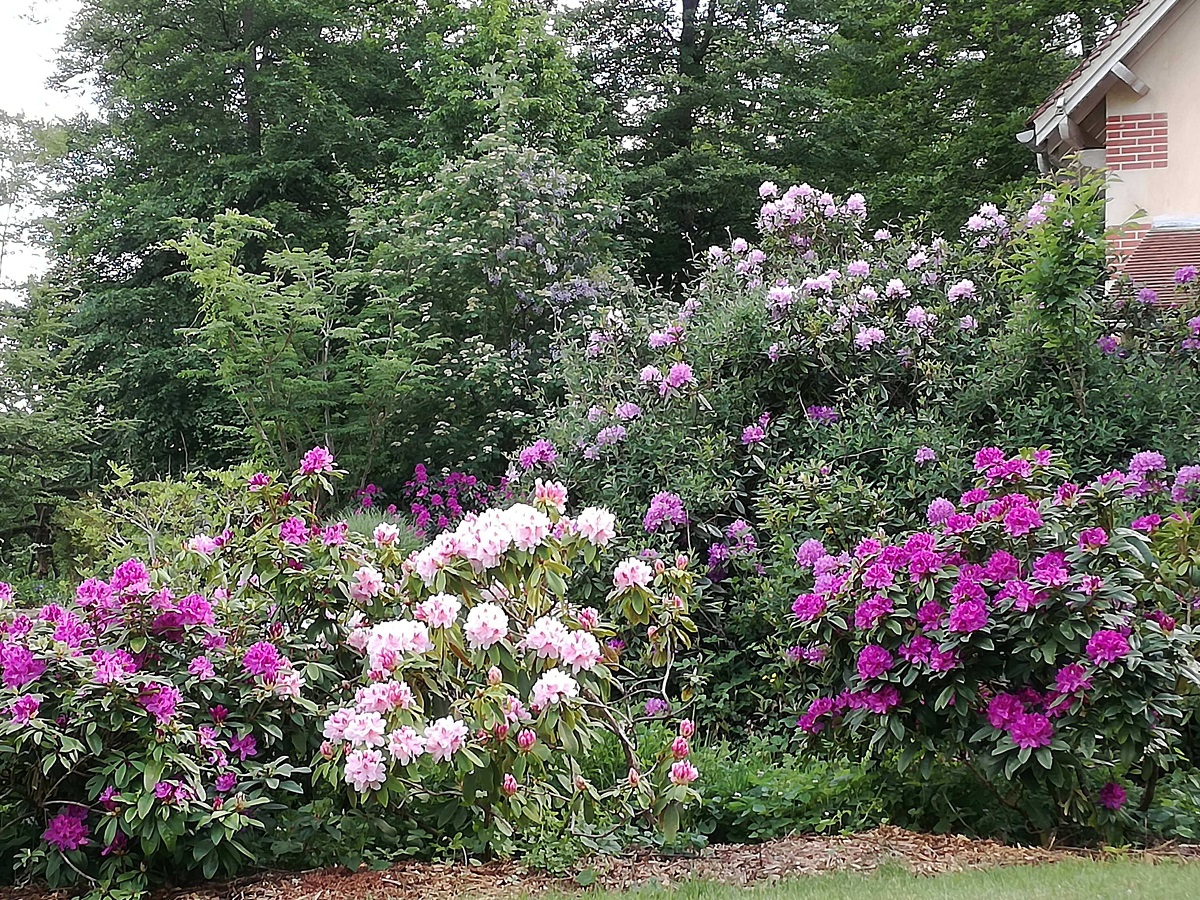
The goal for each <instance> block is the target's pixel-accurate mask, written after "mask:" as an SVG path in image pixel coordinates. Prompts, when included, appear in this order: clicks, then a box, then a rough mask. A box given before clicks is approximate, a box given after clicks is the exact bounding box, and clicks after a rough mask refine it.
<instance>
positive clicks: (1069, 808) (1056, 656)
mask: <svg viewBox="0 0 1200 900" xmlns="http://www.w3.org/2000/svg"><path fill="white" fill-rule="evenodd" d="M1147 456H1153V457H1154V458H1152V459H1147V458H1145V457H1147ZM974 463H975V466H974V467H975V469H976V471H977V473H978V476H979V477H978V480H977V481H976V482H975V484H974V485H973V486H971V487H970V489H969V490H967V491H965V492H964V493H963V494H961V496H956V497H954V499H953V500H950V499H945V500H944V501H943V502H941V503H939V504H937V510H936V514H934V513H935V511H934V510H933V509H932V508H931V516H930V519H931V521H930V524H929V526H928V527H927V528H925V529H922V530H918V531H911V532H904V533H901V534H899V535H894V536H889V535H885V534H883V533H880V534H879V535H878V536H877V537H872V538H867V539H864V540H863V541H861V542H860V543H859V544H858V545H857V546H856V547H855V548H854V549H853V551H852V552H841V553H828V552H826V551H825V549H824V548H823V547H822V546H821V545H820V543H819V542H817V541H811V542H809V544H806V545H805V546H804V547H802V548H801V551H802V552H798V553H797V555H796V563H797V565H798V566H799V567H800V568H801V569H802V570H803V572H804V573H805V580H806V586H805V589H804V590H803V591H802V592H801V593H800V594H799V595H798V596H797V597H796V598H795V601H794V603H793V606H792V614H793V616H794V620H795V622H796V627H797V629H798V636H799V639H798V641H797V644H798V649H800V650H801V651H802V652H801V653H799V654H798V655H797V662H798V664H799V671H801V672H802V673H803V677H804V680H805V681H806V682H807V683H808V684H809V685H810V687H811V688H814V689H815V693H813V694H812V695H811V696H810V698H809V699H808V701H807V703H806V705H805V706H804V707H803V708H802V710H801V714H800V716H799V720H798V722H797V726H798V728H799V730H800V732H801V733H802V734H805V735H808V736H811V738H812V739H815V740H819V739H826V738H828V739H831V740H833V741H835V742H842V743H845V744H848V745H850V746H853V747H855V748H858V749H860V750H865V751H866V752H870V753H874V754H878V755H880V756H881V757H884V758H890V756H889V754H891V753H898V757H897V758H898V760H899V765H900V768H901V769H904V768H907V767H908V766H909V765H912V764H914V763H917V762H918V761H919V762H920V764H921V765H922V767H923V771H925V772H928V771H929V769H930V768H931V767H932V765H933V764H934V762H935V761H943V762H946V761H950V762H963V763H965V764H966V765H968V766H970V767H971V768H972V770H973V771H975V772H976V773H977V774H978V775H979V777H980V778H982V779H983V780H985V781H986V782H987V783H988V784H989V785H990V786H991V787H992V788H993V789H994V790H995V791H996V792H997V793H998V795H999V796H1001V797H1002V798H1003V799H1004V801H1005V802H1006V803H1009V804H1010V805H1013V806H1015V807H1018V808H1020V809H1021V810H1023V811H1024V812H1026V813H1027V814H1028V815H1029V816H1031V817H1032V820H1036V818H1037V816H1038V814H1039V812H1044V811H1045V810H1046V809H1051V810H1053V809H1057V810H1058V814H1060V815H1062V816H1063V817H1065V818H1066V819H1069V820H1073V821H1075V822H1085V823H1093V824H1096V823H1104V822H1108V821H1111V820H1112V819H1113V816H1115V815H1116V813H1117V811H1118V809H1119V808H1120V806H1121V805H1122V804H1118V803H1116V798H1117V797H1120V798H1122V803H1123V801H1124V797H1125V795H1126V794H1125V792H1126V790H1127V789H1128V790H1130V791H1134V790H1136V791H1138V792H1139V793H1141V792H1142V791H1143V790H1145V791H1149V792H1152V790H1153V784H1154V782H1155V780H1156V775H1155V772H1157V771H1159V770H1162V769H1165V768H1168V767H1170V766H1171V765H1173V764H1174V763H1175V762H1176V761H1177V759H1176V755H1177V754H1176V750H1175V746H1176V745H1177V743H1178V737H1179V729H1180V728H1181V726H1183V725H1184V724H1185V722H1186V719H1187V716H1188V713H1187V709H1186V706H1185V703H1184V697H1183V695H1191V694H1193V693H1194V691H1195V689H1196V686H1197V685H1198V684H1200V669H1198V668H1197V665H1196V662H1195V660H1194V659H1193V655H1192V646H1193V642H1194V636H1193V633H1192V630H1191V629H1190V627H1188V626H1187V625H1185V624H1184V622H1185V620H1190V612H1189V605H1190V603H1191V599H1190V597H1191V594H1190V592H1189V593H1188V594H1186V595H1183V596H1182V597H1181V596H1177V595H1176V594H1174V593H1171V592H1169V591H1164V590H1163V588H1162V584H1161V581H1160V579H1159V571H1160V567H1161V566H1162V558H1161V557H1160V555H1159V553H1158V551H1157V549H1156V543H1157V542H1156V538H1155V532H1156V531H1158V530H1159V529H1160V528H1164V527H1165V526H1163V525H1162V523H1163V522H1164V521H1169V520H1168V519H1167V518H1166V515H1167V514H1166V513H1165V512H1164V513H1163V514H1160V513H1157V512H1154V511H1153V510H1154V509H1155V508H1156V507H1163V508H1164V509H1169V508H1170V507H1171V503H1172V501H1171V498H1170V491H1171V487H1170V486H1171V484H1172V482H1174V483H1176V484H1178V483H1179V480H1180V478H1181V477H1183V478H1184V479H1185V480H1186V471H1184V470H1181V471H1183V475H1182V476H1180V475H1171V474H1170V473H1168V472H1167V471H1166V470H1165V462H1164V460H1163V459H1162V457H1161V455H1160V454H1139V456H1136V457H1134V460H1133V462H1132V464H1131V465H1130V467H1129V470H1128V471H1121V470H1115V471H1112V472H1109V473H1107V474H1105V475H1102V476H1101V477H1099V478H1097V479H1095V480H1092V481H1090V482H1081V483H1078V484H1076V483H1074V482H1072V481H1071V480H1070V478H1069V472H1068V470H1067V469H1066V468H1065V466H1063V464H1062V463H1061V462H1060V461H1059V460H1058V458H1057V457H1056V455H1055V454H1053V453H1051V452H1050V451H1048V450H1037V451H1032V450H1026V451H1022V452H1021V453H1018V454H1013V455H1010V454H1008V453H1005V452H1003V451H1002V450H1000V449H998V448H994V447H990V448H984V449H983V450H980V451H979V452H978V453H977V454H976V455H975V460H974ZM1185 487H1186V485H1185ZM1176 498H1177V499H1180V500H1183V501H1185V502H1186V503H1187V504H1188V505H1189V507H1194V505H1195V504H1194V500H1195V496H1194V495H1193V493H1192V492H1191V491H1190V490H1185V491H1183V492H1178V491H1177V492H1176ZM1174 515H1175V516H1176V517H1177V518H1176V521H1179V522H1190V512H1189V511H1187V510H1184V511H1178V512H1175V513H1174ZM1047 797H1049V798H1050V799H1052V801H1053V804H1052V805H1050V806H1044V805H1041V804H1043V803H1044V801H1045V799H1046V798H1047ZM1146 802H1147V803H1148V802H1149V801H1148V798H1147V800H1146ZM1033 824H1035V825H1036V826H1039V827H1042V828H1047V827H1050V826H1051V825H1053V824H1054V821H1053V820H1043V821H1033Z"/></svg>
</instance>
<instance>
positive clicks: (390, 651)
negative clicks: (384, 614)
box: [367, 619, 433, 669]
mask: <svg viewBox="0 0 1200 900" xmlns="http://www.w3.org/2000/svg"><path fill="white" fill-rule="evenodd" d="M432 649H433V642H432V641H431V640H430V639H429V629H427V628H426V627H425V625H424V624H423V623H421V622H414V621H412V620H411V619H396V620H394V621H391V622H380V623H378V624H376V625H374V626H372V628H371V633H370V636H369V637H368V638H367V656H368V658H369V659H370V661H371V668H372V669H391V668H393V667H394V666H395V664H396V663H397V662H398V661H399V657H400V656H403V655H404V654H406V653H427V652H429V651H430V650H432Z"/></svg>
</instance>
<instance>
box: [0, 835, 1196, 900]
mask: <svg viewBox="0 0 1200 900" xmlns="http://www.w3.org/2000/svg"><path fill="white" fill-rule="evenodd" d="M1138 855H1139V856H1144V857H1147V858H1151V859H1164V860H1165V859H1187V860H1197V861H1200V845H1191V844H1188V845H1184V844H1165V845H1163V846H1161V847H1158V848H1155V849H1153V850H1146V851H1139V853H1138ZM1094 856H1095V853H1094V852H1091V851H1084V850H1072V849H1043V848H1038V847H1010V846H1006V845H1004V844H999V843H997V842H995V841H979V840H972V839H969V838H964V837H955V836H953V835H927V834H915V833H913V832H911V831H905V830H904V829H902V828H894V827H890V826H884V827H881V828H877V829H875V830H873V831H868V832H864V833H863V834H857V835H850V836H824V835H803V836H798V837H790V838H783V839H781V840H776V841H771V842H769V843H765V844H745V845H743V844H726V845H717V846H713V847H710V848H708V849H706V850H704V851H702V852H700V853H698V854H696V855H694V856H687V857H662V856H655V855H652V854H649V853H643V854H638V855H634V856H629V857H621V858H602V859H596V860H593V861H591V863H590V864H585V865H584V867H585V868H590V869H591V870H592V871H593V872H594V874H595V884H596V886H597V887H601V888H607V889H612V890H620V889H624V888H629V887H634V886H636V885H642V884H650V883H656V884H660V885H663V886H669V885H671V884H675V883H677V882H680V881H686V880H688V879H695V878H700V879H705V880H709V881H721V882H725V883H727V884H735V885H746V884H753V883H755V882H765V881H774V880H777V879H779V878H783V877H788V876H799V875H816V874H820V873H824V872H835V871H853V872H870V871H872V870H873V869H876V868H878V867H879V866H881V865H884V864H893V865H895V864H898V865H901V866H904V867H905V868H907V869H909V870H910V871H912V872H914V873H915V874H918V875H936V874H939V873H942V872H959V871H963V870H967V869H981V868H990V867H993V866H1021V865H1034V864H1037V863H1047V862H1056V861H1059V860H1064V859H1071V858H1080V857H1094ZM579 890H580V887H579V885H578V883H577V882H576V881H575V880H574V879H572V878H555V877H553V876H549V875H545V874H541V873H538V872H532V871H530V870H528V869H526V868H525V867H523V866H521V865H518V864H516V863H511V862H491V863H486V864H483V865H477V866H468V865H463V864H461V863H417V862H406V863H400V864H398V865H396V866H393V867H392V868H390V869H385V870H383V871H379V872H375V871H360V872H349V871H348V870H346V869H320V870H315V871H311V872H301V873H267V874H263V875H256V876H252V877H247V878H241V879H238V880H237V881H232V882H226V883H221V884H210V885H206V886H204V887H202V888H191V889H184V890H174V891H163V892H160V893H159V894H158V895H156V898H155V900H451V898H455V897H472V898H479V900H514V898H517V897H521V896H528V895H535V894H540V893H545V892H547V891H556V892H572V891H579ZM63 897H65V895H58V896H56V895H54V894H49V893H38V892H35V891H31V890H30V889H28V888H26V889H12V888H9V889H3V888H0V900H62V898H63Z"/></svg>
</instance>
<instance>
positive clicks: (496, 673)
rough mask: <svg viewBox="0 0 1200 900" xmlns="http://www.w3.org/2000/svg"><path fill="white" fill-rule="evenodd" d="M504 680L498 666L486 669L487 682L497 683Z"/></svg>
mask: <svg viewBox="0 0 1200 900" xmlns="http://www.w3.org/2000/svg"><path fill="white" fill-rule="evenodd" d="M502 681H504V673H503V672H501V671H500V668H499V667H498V666H492V667H491V668H490V669H488V684H491V685H497V684H500V683H501V682H502Z"/></svg>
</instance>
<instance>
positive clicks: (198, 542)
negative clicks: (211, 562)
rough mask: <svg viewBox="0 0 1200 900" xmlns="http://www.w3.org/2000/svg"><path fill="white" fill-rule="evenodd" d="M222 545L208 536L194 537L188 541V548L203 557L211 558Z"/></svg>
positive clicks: (199, 535)
mask: <svg viewBox="0 0 1200 900" xmlns="http://www.w3.org/2000/svg"><path fill="white" fill-rule="evenodd" d="M219 546H220V545H219V544H218V543H217V542H216V541H214V540H213V539H212V538H210V537H209V536H208V535H207V534H197V535H193V536H192V537H191V538H189V539H188V542H187V548H188V549H189V550H191V551H192V552H193V553H199V554H200V555H201V556H211V555H212V554H213V553H215V552H216V550H217V548H218V547H219Z"/></svg>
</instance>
